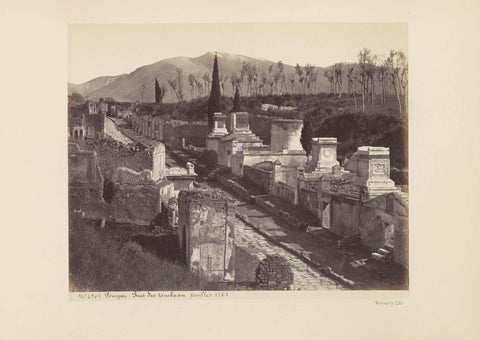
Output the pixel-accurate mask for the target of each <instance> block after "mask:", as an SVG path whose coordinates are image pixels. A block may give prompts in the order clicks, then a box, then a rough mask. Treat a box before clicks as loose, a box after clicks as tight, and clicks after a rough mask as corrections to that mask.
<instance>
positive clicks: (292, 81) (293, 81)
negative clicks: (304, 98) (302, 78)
mask: <svg viewBox="0 0 480 340" xmlns="http://www.w3.org/2000/svg"><path fill="white" fill-rule="evenodd" d="M288 80H289V81H290V86H291V87H292V94H293V89H294V87H295V80H296V77H295V72H293V73H290V74H289V75H288Z"/></svg>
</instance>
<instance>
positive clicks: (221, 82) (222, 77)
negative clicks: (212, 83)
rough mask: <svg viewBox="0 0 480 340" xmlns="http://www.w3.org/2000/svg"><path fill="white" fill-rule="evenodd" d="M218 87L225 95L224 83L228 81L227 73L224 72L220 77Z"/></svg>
mask: <svg viewBox="0 0 480 340" xmlns="http://www.w3.org/2000/svg"><path fill="white" fill-rule="evenodd" d="M219 81H220V89H221V90H222V96H224V95H225V83H226V82H227V81H228V75H226V74H224V75H223V76H221V77H220V79H219Z"/></svg>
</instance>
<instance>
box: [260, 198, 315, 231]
mask: <svg viewBox="0 0 480 340" xmlns="http://www.w3.org/2000/svg"><path fill="white" fill-rule="evenodd" d="M255 204H256V205H258V206H259V207H260V208H262V209H265V210H266V211H268V212H269V213H271V214H272V215H274V216H276V217H278V218H280V219H282V220H283V221H285V222H286V223H288V224H289V225H291V226H292V227H294V228H295V229H299V230H307V226H308V223H307V222H305V221H303V220H301V219H299V218H297V217H296V216H294V215H292V214H290V213H288V212H286V211H284V210H282V209H279V208H278V207H277V206H276V205H274V204H273V203H272V202H269V201H266V200H264V199H263V198H261V197H256V198H255Z"/></svg>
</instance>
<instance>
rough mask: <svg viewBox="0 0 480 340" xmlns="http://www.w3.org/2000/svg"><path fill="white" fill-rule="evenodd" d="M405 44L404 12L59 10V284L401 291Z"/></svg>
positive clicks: (404, 280)
mask: <svg viewBox="0 0 480 340" xmlns="http://www.w3.org/2000/svg"><path fill="white" fill-rule="evenodd" d="M265 41H269V42H270V43H269V45H268V46H266V45H265ZM407 52H408V51H407V24H385V23H383V24H375V23H372V24H333V23H329V24H183V25H181V24H176V25H167V24H166V25H160V24H158V25H93V24H90V25H89V24H86V25H69V27H68V79H69V83H68V171H69V178H68V186H69V187H68V190H69V286H70V291H71V292H85V291H94V292H95V291H165V290H166V291H177V290H188V291H198V290H201V291H204V290H216V291H218V290H221V291H224V290H408V277H409V276H408V191H409V190H408V90H407V89H408V58H407Z"/></svg>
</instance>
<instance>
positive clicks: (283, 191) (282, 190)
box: [272, 182, 296, 204]
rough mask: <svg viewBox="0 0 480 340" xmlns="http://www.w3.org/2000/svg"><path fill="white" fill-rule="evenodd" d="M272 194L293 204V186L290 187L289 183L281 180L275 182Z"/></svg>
mask: <svg viewBox="0 0 480 340" xmlns="http://www.w3.org/2000/svg"><path fill="white" fill-rule="evenodd" d="M272 194H273V195H274V196H277V197H280V198H281V199H283V200H285V201H287V202H289V203H292V204H295V203H296V202H295V201H296V199H295V188H294V187H291V186H290V185H288V184H286V183H282V182H278V183H275V184H274V185H273V192H272Z"/></svg>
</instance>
